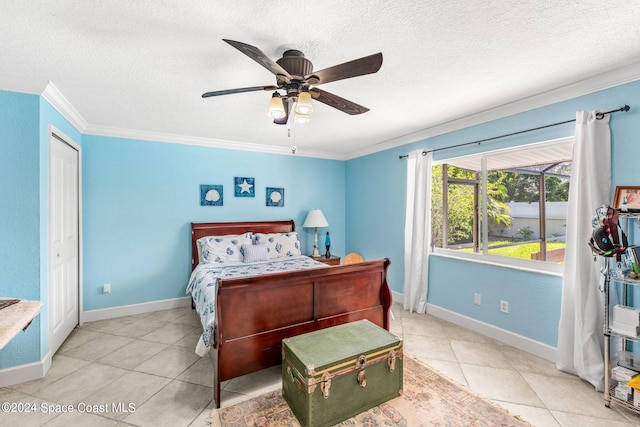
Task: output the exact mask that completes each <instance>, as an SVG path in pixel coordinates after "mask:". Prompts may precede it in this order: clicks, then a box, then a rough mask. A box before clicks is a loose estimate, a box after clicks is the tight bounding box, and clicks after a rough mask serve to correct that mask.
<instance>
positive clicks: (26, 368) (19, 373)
mask: <svg viewBox="0 0 640 427" xmlns="http://www.w3.org/2000/svg"><path fill="white" fill-rule="evenodd" d="M190 306H191V297H182V298H173V299H166V300H161V301H152V302H146V303H142V304H131V305H123V306H120V307H113V308H103V309H99V310H89V311H85V312H83V313H81V315H80V319H81V320H80V324H82V323H83V322H93V321H96V320H104V319H112V318H114V317H122V316H131V315H133V314H142V313H149V312H151V311H158V310H169V309H171V308H179V307H190ZM51 358H52V355H51V354H50V353H47V355H46V356H45V357H44V358H43V359H42V360H40V361H38V362H34V363H28V364H26V365H19V366H13V367H11V368H6V369H1V370H0V387H6V386H10V385H14V384H19V383H23V382H27V381H32V380H37V379H40V378H42V377H44V376H45V375H46V373H47V372H48V371H49V368H50V367H51Z"/></svg>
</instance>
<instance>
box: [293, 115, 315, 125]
mask: <svg viewBox="0 0 640 427" xmlns="http://www.w3.org/2000/svg"><path fill="white" fill-rule="evenodd" d="M293 120H294V121H295V122H296V123H298V124H305V123H309V122H310V121H311V116H310V115H308V114H300V113H297V112H296V113H295V114H294V115H293Z"/></svg>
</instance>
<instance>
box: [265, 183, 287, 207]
mask: <svg viewBox="0 0 640 427" xmlns="http://www.w3.org/2000/svg"><path fill="white" fill-rule="evenodd" d="M267 206H275V207H282V206H284V188H274V187H267Z"/></svg>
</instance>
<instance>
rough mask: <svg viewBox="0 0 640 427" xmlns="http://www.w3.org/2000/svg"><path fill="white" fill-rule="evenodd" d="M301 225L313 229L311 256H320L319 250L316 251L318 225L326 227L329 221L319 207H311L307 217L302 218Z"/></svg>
mask: <svg viewBox="0 0 640 427" xmlns="http://www.w3.org/2000/svg"><path fill="white" fill-rule="evenodd" d="M302 226H303V227H304V228H314V229H315V230H314V235H313V253H312V254H311V256H312V257H313V258H320V252H318V227H328V226H329V223H328V222H327V219H326V218H325V217H324V214H323V213H322V211H321V210H320V209H312V210H310V211H309V214H307V219H305V220H304V224H302Z"/></svg>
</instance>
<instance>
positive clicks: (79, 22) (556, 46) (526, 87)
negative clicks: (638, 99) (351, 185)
mask: <svg viewBox="0 0 640 427" xmlns="http://www.w3.org/2000/svg"><path fill="white" fill-rule="evenodd" d="M0 6H1V9H0V10H2V13H1V14H0V64H2V66H1V68H0V89H8V90H11V89H12V85H16V82H20V81H33V82H44V84H43V87H44V86H45V85H46V82H51V83H53V85H54V86H55V87H56V88H57V89H58V91H59V92H60V93H61V94H62V95H63V96H64V97H65V98H66V100H67V101H68V103H69V104H70V105H72V106H73V107H74V108H75V110H77V113H78V114H79V116H81V117H82V119H83V120H84V121H85V122H86V124H87V126H86V128H85V129H81V131H83V132H85V133H95V134H113V135H120V134H122V135H124V134H126V133H127V132H129V133H130V134H132V135H140V134H145V133H146V134H157V135H173V136H178V139H179V137H184V138H185V139H188V138H192V139H202V141H203V142H204V143H211V144H212V145H218V146H232V147H233V146H238V147H239V148H247V147H255V148H256V149H267V148H268V147H276V148H278V147H279V148H282V149H283V148H287V149H288V147H291V146H292V145H294V144H295V145H296V146H297V147H298V154H302V155H304V154H305V153H316V154H318V153H325V154H327V156H337V157H346V158H348V157H349V156H350V155H351V156H352V155H353V153H358V152H366V151H375V149H376V147H381V146H385V144H389V141H394V140H399V139H402V138H403V137H404V136H405V135H408V134H419V133H420V132H423V131H424V130H426V129H429V128H433V127H434V126H438V125H443V124H446V123H449V122H452V121H454V120H458V119H461V118H464V117H467V116H470V115H474V114H478V113H481V112H483V111H487V110H490V109H494V108H497V107H500V106H503V105H505V104H509V103H512V102H515V101H517V100H520V99H524V98H529V97H533V96H536V95H540V94H544V93H545V92H548V91H551V90H555V89H558V88H561V87H563V86H566V85H569V84H571V83H574V82H577V81H581V80H584V79H588V78H591V77H593V76H597V75H601V74H606V73H608V72H611V71H612V70H615V69H618V68H620V67H624V66H628V65H630V64H635V63H638V62H640V2H638V1H629V0H608V1H606V2H603V1H601V0H597V1H596V0H537V1H521V2H513V1H511V0H482V1H478V0H465V1H451V0H411V1H408V0H402V1H398V0H395V1H386V0H378V1H376V0H355V1H354V0H350V1H344V0H339V1H338V0H330V1H322V2H308V1H305V2H302V1H295V0H287V1H281V0H269V1H247V0H232V1H227V0H223V1H204V0H196V1H188V2H186V1H183V0H182V1H178V0H175V1H157V0H138V1H130V0H101V1H86V0H85V1H83V0H75V1H71V0H68V1H62V0H58V1H52V0H31V1H14V0H0ZM223 38H227V39H232V40H238V41H242V42H245V43H248V44H250V45H253V46H256V47H258V48H259V49H261V50H262V51H263V52H264V53H265V54H266V55H267V56H269V57H271V58H272V59H274V60H276V59H278V58H280V57H281V55H282V53H283V51H284V50H286V49H299V50H301V51H303V52H304V53H305V55H306V57H307V58H308V59H310V60H311V61H312V62H313V64H314V69H316V70H318V69H322V68H326V67H330V66H332V65H336V64H339V63H342V62H346V61H350V60H352V59H355V58H359V57H362V56H366V55H370V54H373V53H376V52H382V54H383V57H384V61H383V64H382V68H381V69H380V71H379V72H378V73H376V74H372V75H367V76H361V77H355V78H352V79H348V80H343V81H337V82H331V83H327V84H326V85H322V86H321V88H322V89H324V90H327V91H329V92H331V93H333V94H336V95H339V96H341V97H344V98H347V99H349V100H351V101H354V102H356V103H358V104H361V105H364V106H366V107H368V108H370V109H371V111H369V112H367V113H365V114H362V115H358V116H349V115H347V114H345V113H342V112H340V111H338V110H335V109H333V108H331V107H328V106H326V105H324V104H319V103H316V104H315V111H314V113H313V115H312V120H311V122H310V123H308V124H305V125H295V126H291V127H290V130H289V127H288V126H277V125H274V124H273V123H272V122H271V120H270V119H269V118H268V117H267V115H266V111H267V107H268V103H269V99H270V96H271V93H270V92H262V91H260V92H250V93H241V94H233V95H227V96H222V97H215V98H207V99H202V98H201V94H202V93H203V92H207V91H213V90H221V89H232V88H238V87H247V86H260V85H273V84H275V77H274V76H273V75H272V74H270V73H269V72H268V71H267V70H266V69H265V68H263V67H261V66H260V65H258V64H257V63H256V62H254V61H252V60H251V59H250V58H248V57H247V56H245V55H243V54H242V53H240V52H239V51H237V50H236V49H234V48H233V47H231V46H229V45H228V44H226V43H224V42H223V41H222V39H223ZM615 107H618V106H615Z"/></svg>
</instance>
